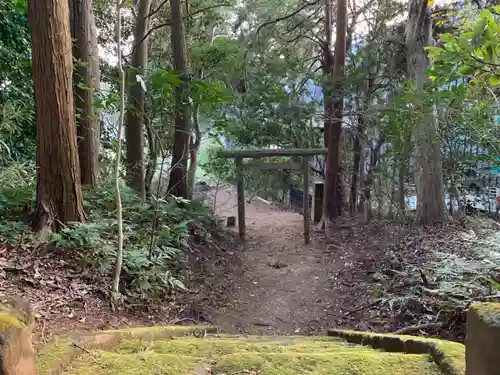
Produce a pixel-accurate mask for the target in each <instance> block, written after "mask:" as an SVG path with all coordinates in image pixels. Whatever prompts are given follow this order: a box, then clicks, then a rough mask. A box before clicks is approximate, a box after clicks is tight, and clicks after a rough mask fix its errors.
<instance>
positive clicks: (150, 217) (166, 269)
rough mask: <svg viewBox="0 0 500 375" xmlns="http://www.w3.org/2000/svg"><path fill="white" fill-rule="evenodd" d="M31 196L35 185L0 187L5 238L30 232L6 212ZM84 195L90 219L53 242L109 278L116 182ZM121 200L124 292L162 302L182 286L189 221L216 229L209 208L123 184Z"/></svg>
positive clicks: (104, 183) (1, 232)
mask: <svg viewBox="0 0 500 375" xmlns="http://www.w3.org/2000/svg"><path fill="white" fill-rule="evenodd" d="M33 197H34V188H33V185H26V187H23V188H22V189H20V190H19V189H18V190H15V189H11V188H0V216H4V217H5V218H7V219H8V220H7V221H4V222H3V224H2V225H0V235H1V236H2V237H5V238H12V239H14V238H15V239H17V241H18V240H19V238H20V236H19V233H22V232H23V231H29V229H28V228H27V226H26V224H25V223H24V222H23V221H21V220H18V219H16V218H13V217H12V216H9V215H8V213H9V212H13V211H15V210H17V209H19V208H20V207H24V205H25V204H26V202H27V201H32V200H33ZM84 198H85V199H84V202H85V210H86V212H87V214H88V216H89V221H88V222H86V223H70V224H69V225H68V226H67V227H65V228H63V229H62V230H60V231H59V232H58V233H52V234H51V236H50V239H49V241H50V242H51V243H52V244H53V245H54V246H56V247H57V248H58V249H59V250H60V251H63V253H64V254H65V255H66V256H68V257H70V258H71V259H73V260H76V262H78V264H79V265H80V266H81V267H82V268H86V269H91V270H92V271H93V273H94V274H95V275H96V276H99V277H101V278H104V279H105V280H108V279H109V278H110V277H111V275H112V273H113V271H114V263H115V257H116V241H117V238H116V235H117V222H116V203H115V193H114V183H113V182H112V181H106V180H105V181H102V182H101V183H99V184H98V186H97V187H96V188H95V189H90V190H88V191H85V193H84ZM122 204H123V231H124V254H123V256H124V259H123V270H122V280H121V286H122V289H123V290H122V292H123V294H124V295H126V296H129V297H133V298H141V299H148V300H151V299H154V300H159V299H160V298H161V297H162V296H164V295H165V294H168V293H171V292H172V291H174V290H184V289H185V286H184V283H183V280H185V276H186V275H187V271H188V270H187V262H186V261H187V255H188V253H189V251H190V250H191V247H190V235H189V228H190V223H191V222H196V223H197V225H201V226H203V227H204V228H208V229H215V228H216V221H215V220H214V218H213V215H212V213H211V211H210V209H209V208H208V207H206V206H204V205H203V204H201V203H199V202H195V201H188V200H183V199H178V198H173V197H172V198H168V199H156V200H155V199H153V200H152V201H151V202H147V203H143V202H141V200H140V199H139V197H138V196H137V195H136V194H135V192H134V191H133V190H131V189H130V188H128V187H127V186H125V185H124V184H123V186H122ZM153 223H154V225H153ZM14 232H15V233H17V234H16V235H15V236H14ZM13 241H14V242H15V241H16V240H13Z"/></svg>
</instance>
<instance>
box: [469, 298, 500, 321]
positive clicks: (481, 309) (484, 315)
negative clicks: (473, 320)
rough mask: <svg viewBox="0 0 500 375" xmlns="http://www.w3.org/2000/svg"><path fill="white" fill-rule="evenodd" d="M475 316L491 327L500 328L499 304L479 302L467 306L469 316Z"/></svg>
mask: <svg viewBox="0 0 500 375" xmlns="http://www.w3.org/2000/svg"><path fill="white" fill-rule="evenodd" d="M471 313H472V314H474V313H475V314H476V315H477V316H478V317H479V319H480V320H482V321H483V322H485V323H486V324H488V325H490V326H493V327H500V303H494V302H481V303H473V304H472V305H470V306H469V314H471Z"/></svg>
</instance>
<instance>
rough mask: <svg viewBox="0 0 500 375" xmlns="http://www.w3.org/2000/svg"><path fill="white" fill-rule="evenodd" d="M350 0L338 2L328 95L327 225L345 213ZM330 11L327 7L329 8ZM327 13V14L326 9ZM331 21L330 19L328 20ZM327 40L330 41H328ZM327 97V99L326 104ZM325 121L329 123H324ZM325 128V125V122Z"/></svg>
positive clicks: (326, 114)
mask: <svg viewBox="0 0 500 375" xmlns="http://www.w3.org/2000/svg"><path fill="white" fill-rule="evenodd" d="M346 2H347V0H338V1H337V29H336V40H335V56H334V68H333V85H332V86H333V88H334V92H331V91H330V93H327V94H329V95H333V97H330V98H328V100H331V103H330V104H329V106H328V108H326V104H325V109H327V110H328V111H325V118H328V125H329V126H328V128H326V127H325V133H326V135H325V136H326V137H327V138H325V146H326V147H327V148H328V155H327V157H326V171H325V195H324V196H325V202H324V204H323V216H324V219H325V224H328V223H329V222H331V221H333V220H335V218H337V217H338V216H340V214H341V213H342V204H341V203H342V192H341V179H340V135H341V133H342V115H343V112H344V95H343V86H344V67H345V58H346V43H347V4H346ZM326 9H328V7H326ZM325 12H328V10H326V11H325ZM325 18H326V22H327V25H326V26H327V27H325V29H326V31H327V32H329V30H331V28H330V27H329V25H328V22H331V21H330V19H331V16H330V15H328V14H327V16H326V17H325ZM329 18H330V19H329ZM327 39H328V38H327ZM326 101H327V98H325V103H326ZM325 122H326V121H325ZM325 125H326V123H325Z"/></svg>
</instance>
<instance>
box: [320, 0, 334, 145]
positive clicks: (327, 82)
mask: <svg viewBox="0 0 500 375" xmlns="http://www.w3.org/2000/svg"><path fill="white" fill-rule="evenodd" d="M325 35H326V38H325V41H324V42H323V52H322V53H323V93H324V94H323V96H324V98H323V109H324V116H323V123H324V125H323V127H324V129H323V130H324V131H323V137H324V143H325V148H328V137H329V134H330V128H331V124H332V119H333V101H334V98H333V95H334V92H333V82H334V80H333V54H332V50H331V48H332V2H331V0H327V1H326V4H325Z"/></svg>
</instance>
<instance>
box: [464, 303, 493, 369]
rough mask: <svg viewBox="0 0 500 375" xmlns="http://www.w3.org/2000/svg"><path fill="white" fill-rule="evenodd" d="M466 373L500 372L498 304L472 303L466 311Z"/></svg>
mask: <svg viewBox="0 0 500 375" xmlns="http://www.w3.org/2000/svg"><path fill="white" fill-rule="evenodd" d="M465 359H466V371H465V374H466V375H498V374H500V304H499V303H474V304H472V305H471V306H470V307H469V311H468V313H467V337H466V339H465Z"/></svg>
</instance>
